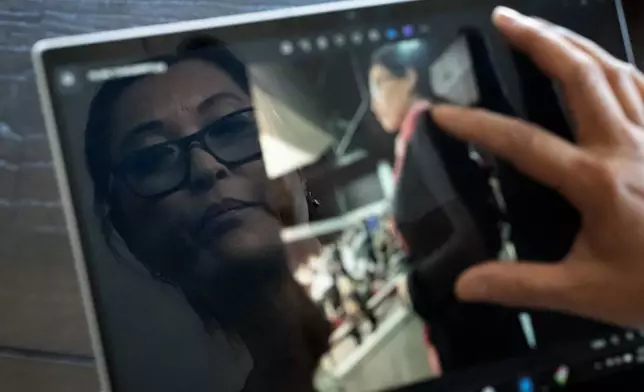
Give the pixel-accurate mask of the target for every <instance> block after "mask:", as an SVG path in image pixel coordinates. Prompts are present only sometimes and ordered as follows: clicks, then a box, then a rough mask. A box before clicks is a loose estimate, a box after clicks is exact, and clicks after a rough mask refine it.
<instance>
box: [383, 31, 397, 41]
mask: <svg viewBox="0 0 644 392" xmlns="http://www.w3.org/2000/svg"><path fill="white" fill-rule="evenodd" d="M385 35H386V36H387V39H396V38H398V30H396V29H393V28H389V29H387V31H386V33H385Z"/></svg>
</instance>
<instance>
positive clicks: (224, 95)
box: [197, 92, 241, 114]
mask: <svg viewBox="0 0 644 392" xmlns="http://www.w3.org/2000/svg"><path fill="white" fill-rule="evenodd" d="M227 99H230V100H233V101H237V102H241V98H240V97H238V96H237V95H235V94H233V93H230V92H221V93H216V94H213V95H211V96H209V97H208V98H206V99H204V100H203V101H201V103H200V104H199V106H197V113H199V114H204V113H205V112H207V111H208V109H210V108H212V107H213V106H217V105H219V104H220V103H221V102H223V101H225V100H227Z"/></svg>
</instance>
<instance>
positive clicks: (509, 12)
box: [492, 6, 525, 27]
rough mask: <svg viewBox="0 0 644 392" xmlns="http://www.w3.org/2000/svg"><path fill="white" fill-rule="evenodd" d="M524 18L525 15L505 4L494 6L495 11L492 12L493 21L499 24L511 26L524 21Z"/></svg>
mask: <svg viewBox="0 0 644 392" xmlns="http://www.w3.org/2000/svg"><path fill="white" fill-rule="evenodd" d="M523 19H525V16H524V15H522V14H520V13H519V12H517V11H515V10H513V9H512V8H508V7H504V6H498V7H496V8H494V11H493V12H492V21H493V22H494V23H495V24H496V25H497V26H502V27H504V26H505V27H511V26H514V25H517V24H519V23H522V21H523Z"/></svg>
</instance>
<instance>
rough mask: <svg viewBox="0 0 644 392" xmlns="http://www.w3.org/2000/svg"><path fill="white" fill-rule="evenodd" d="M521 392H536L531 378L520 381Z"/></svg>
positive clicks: (523, 378)
mask: <svg viewBox="0 0 644 392" xmlns="http://www.w3.org/2000/svg"><path fill="white" fill-rule="evenodd" d="M519 392H534V382H533V381H532V379H531V378H530V377H522V378H521V379H519Z"/></svg>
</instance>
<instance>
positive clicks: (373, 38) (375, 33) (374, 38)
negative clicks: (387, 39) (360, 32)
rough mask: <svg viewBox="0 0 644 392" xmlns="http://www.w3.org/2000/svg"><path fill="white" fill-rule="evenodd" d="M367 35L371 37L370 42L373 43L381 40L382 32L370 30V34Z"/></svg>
mask: <svg viewBox="0 0 644 392" xmlns="http://www.w3.org/2000/svg"><path fill="white" fill-rule="evenodd" d="M367 35H368V36H369V41H371V42H376V41H378V40H379V39H380V31H378V30H376V29H371V30H369V33H367Z"/></svg>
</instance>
